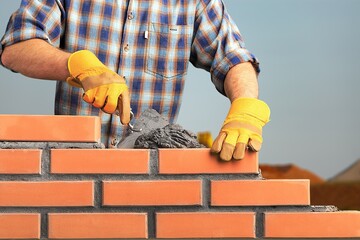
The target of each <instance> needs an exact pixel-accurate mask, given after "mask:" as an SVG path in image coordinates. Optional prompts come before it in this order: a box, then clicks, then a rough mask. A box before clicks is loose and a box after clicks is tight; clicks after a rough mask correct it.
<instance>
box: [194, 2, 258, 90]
mask: <svg viewBox="0 0 360 240" xmlns="http://www.w3.org/2000/svg"><path fill="white" fill-rule="evenodd" d="M190 61H191V63H192V64H193V65H194V66H195V67H198V68H203V69H205V70H207V71H209V72H210V73H211V80H212V82H213V83H214V85H215V87H216V89H217V90H218V91H219V92H220V93H221V94H223V95H225V91H224V81H225V77H226V74H227V72H228V71H229V70H230V68H231V67H233V66H235V65H237V64H239V63H242V62H251V63H252V64H253V66H254V68H255V70H256V71H257V72H260V69H259V62H258V60H257V59H256V57H255V56H254V55H253V54H252V53H251V52H249V51H248V50H247V49H246V48H245V44H244V41H243V38H242V36H241V34H240V31H239V29H238V27H237V26H236V24H235V22H234V21H233V20H232V19H231V17H230V15H229V14H228V12H227V10H226V9H225V6H224V3H223V2H222V0H200V1H199V4H198V6H197V12H196V18H195V23H194V35H193V42H192V47H191V56H190Z"/></svg>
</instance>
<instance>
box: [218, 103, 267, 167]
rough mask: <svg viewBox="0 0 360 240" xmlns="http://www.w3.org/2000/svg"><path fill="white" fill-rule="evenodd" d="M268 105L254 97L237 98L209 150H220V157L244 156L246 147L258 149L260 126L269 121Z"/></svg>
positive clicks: (260, 139)
mask: <svg viewBox="0 0 360 240" xmlns="http://www.w3.org/2000/svg"><path fill="white" fill-rule="evenodd" d="M269 119H270V109H269V107H268V105H267V104H266V103H265V102H263V101H260V100H258V99H255V98H237V99H235V100H234V101H233V102H232V103H231V107H230V110H229V113H228V115H227V117H226V119H225V121H224V124H223V126H222V128H221V130H220V133H219V135H218V136H217V138H216V139H215V141H214V143H213V145H212V148H211V151H212V152H215V153H219V152H220V158H221V159H222V160H224V161H230V160H231V159H232V158H234V159H235V160H240V159H242V158H244V155H245V150H246V148H247V147H249V148H250V150H252V151H259V150H260V148H261V144H262V140H263V139H262V136H261V135H262V127H263V126H264V125H265V124H266V123H267V122H269Z"/></svg>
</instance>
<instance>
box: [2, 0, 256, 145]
mask: <svg viewBox="0 0 360 240" xmlns="http://www.w3.org/2000/svg"><path fill="white" fill-rule="evenodd" d="M32 38H40V39H44V40H46V41H48V42H49V43H50V44H52V45H53V46H56V47H59V48H61V49H64V50H66V51H68V52H75V51H78V50H81V49H87V50H90V51H92V52H94V53H95V54H96V55H97V56H98V58H99V59H100V60H101V61H102V62H103V63H104V64H105V65H106V66H108V67H109V68H110V69H112V70H113V71H115V72H117V73H118V74H120V75H121V76H124V77H125V78H126V81H127V84H128V87H129V90H130V95H131V108H132V111H133V112H134V114H135V117H138V116H139V114H141V112H142V111H144V110H146V109H149V108H153V109H155V110H157V111H158V112H160V113H161V114H162V115H165V116H167V117H168V118H169V120H170V122H174V121H175V120H176V117H177V114H178V112H179V108H180V104H181V97H182V91H183V88H184V80H185V76H186V73H187V68H188V63H189V61H190V62H191V63H192V64H193V65H194V66H195V67H198V68H203V69H205V70H207V71H209V72H210V73H211V80H212V82H213V83H214V85H215V87H216V88H217V90H218V91H219V92H220V93H222V94H224V79H225V76H226V74H227V72H228V70H229V69H230V68H231V67H232V66H234V65H236V64H239V63H241V62H246V61H251V62H253V63H255V64H254V65H255V66H257V60H256V58H255V57H254V56H253V55H252V54H251V53H250V52H248V51H247V50H246V49H245V47H244V43H243V40H242V37H241V35H240V32H239V30H238V28H237V27H236V25H235V23H234V22H233V20H232V19H231V17H230V16H229V14H228V12H227V11H226V9H225V7H224V4H223V2H222V0H186V1H185V0H154V1H150V0H123V1H119V0H46V1H45V0H37V1H28V0H22V2H21V6H20V8H19V9H18V10H17V11H16V12H15V13H14V14H13V15H12V16H11V18H10V21H9V23H8V26H7V30H6V33H5V35H4V37H3V38H2V40H1V48H0V54H1V52H2V49H3V48H4V47H5V46H8V45H11V44H14V43H16V42H19V41H23V40H27V39H32ZM55 114H67V115H96V116H100V117H101V119H102V129H101V130H102V142H103V143H104V144H105V145H106V146H108V147H114V146H115V145H116V143H117V142H118V140H119V139H121V136H122V134H123V127H122V126H121V124H120V121H119V118H118V117H117V116H115V115H109V114H106V113H103V112H102V111H99V109H97V108H94V107H92V106H91V105H89V104H88V103H86V102H84V101H83V100H82V89H78V88H73V87H71V86H69V85H67V84H66V82H64V81H58V82H57V85H56V97H55Z"/></svg>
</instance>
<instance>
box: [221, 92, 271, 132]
mask: <svg viewBox="0 0 360 240" xmlns="http://www.w3.org/2000/svg"><path fill="white" fill-rule="evenodd" d="M242 115H247V116H251V117H254V118H256V119H257V120H259V121H260V122H261V123H262V124H261V125H265V124H266V123H268V122H269V121H270V108H269V106H268V105H267V104H266V103H265V102H264V101H261V100H259V99H256V98H237V99H235V100H234V101H233V102H232V103H231V107H230V110H229V113H228V116H227V118H226V119H229V120H230V119H233V118H237V117H239V116H242Z"/></svg>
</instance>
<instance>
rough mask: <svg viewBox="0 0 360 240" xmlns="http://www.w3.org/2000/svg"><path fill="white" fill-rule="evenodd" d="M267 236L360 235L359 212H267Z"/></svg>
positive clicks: (343, 236) (315, 236)
mask: <svg viewBox="0 0 360 240" xmlns="http://www.w3.org/2000/svg"><path fill="white" fill-rule="evenodd" d="M265 237H268V238H345V237H346V238H355V237H360V212H358V211H344V212H272V213H270V212H267V213H265Z"/></svg>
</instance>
